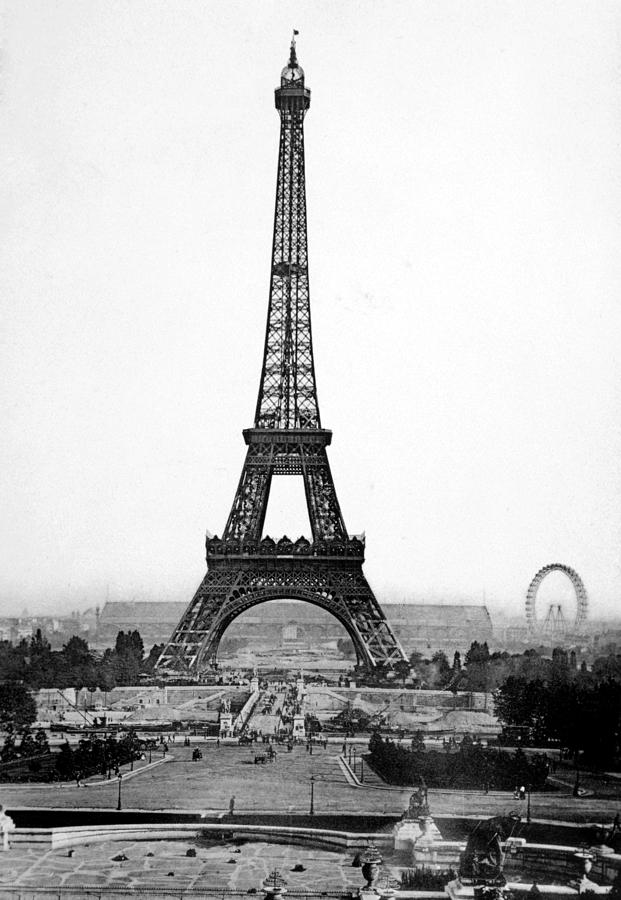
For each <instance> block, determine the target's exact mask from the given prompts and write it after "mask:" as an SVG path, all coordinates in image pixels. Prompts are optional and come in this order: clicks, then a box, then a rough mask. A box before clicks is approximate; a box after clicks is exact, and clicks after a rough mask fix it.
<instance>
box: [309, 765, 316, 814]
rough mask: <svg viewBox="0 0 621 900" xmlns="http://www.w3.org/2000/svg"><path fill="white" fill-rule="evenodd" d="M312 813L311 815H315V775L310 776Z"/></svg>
mask: <svg viewBox="0 0 621 900" xmlns="http://www.w3.org/2000/svg"><path fill="white" fill-rule="evenodd" d="M310 789H311V791H310V814H311V816H314V815H315V776H314V775H311V777H310Z"/></svg>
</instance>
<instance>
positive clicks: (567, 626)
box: [526, 563, 589, 634]
mask: <svg viewBox="0 0 621 900" xmlns="http://www.w3.org/2000/svg"><path fill="white" fill-rule="evenodd" d="M550 572H562V573H563V574H564V575H566V576H567V577H568V578H569V580H570V581H571V583H572V585H573V587H574V591H575V593H576V614H575V617H574V619H573V622H567V620H566V619H565V616H564V615H563V609H562V606H561V604H560V603H559V604H551V605H550V608H549V610H548V612H547V615H546V618H545V620H544V621H543V622H542V623H541V624H540V623H539V622H538V619H537V608H536V606H537V591H538V590H539V586H540V585H541V582H542V581H543V579H544V578H545V577H546V576H547V575H549V574H550ZM588 608H589V598H588V596H587V592H586V588H585V586H584V584H583V582H582V579H581V578H580V576H579V575H578V573H577V572H576V570H575V569H572V568H570V566H565V565H563V564H562V563H550V565H549V566H544V567H543V569H539V571H538V572H537V574H536V575H535V577H534V578H533V580H532V581H531V583H530V585H529V586H528V591H527V592H526V622H527V624H528V630H529V632H530V633H531V634H534V633H535V632H536V631H543V632H552V633H554V634H559V633H564V632H567V631H568V632H570V633H572V634H576V633H577V632H579V631H580V628H581V627H582V625H584V622H585V620H586V617H587V612H588Z"/></svg>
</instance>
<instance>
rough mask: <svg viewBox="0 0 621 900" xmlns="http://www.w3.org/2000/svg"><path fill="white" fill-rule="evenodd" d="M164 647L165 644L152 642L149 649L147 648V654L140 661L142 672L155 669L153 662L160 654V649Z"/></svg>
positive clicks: (154, 662) (155, 661)
mask: <svg viewBox="0 0 621 900" xmlns="http://www.w3.org/2000/svg"><path fill="white" fill-rule="evenodd" d="M164 647H165V644H153V646H152V647H151V649H150V650H149V655H148V656H147V658H146V659H145V660H144V661H143V663H142V671H143V672H149V673H150V672H153V671H154V670H155V664H156V663H157V661H158V659H159V658H160V656H161V655H162V651H163V649H164Z"/></svg>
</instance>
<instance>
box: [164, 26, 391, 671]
mask: <svg viewBox="0 0 621 900" xmlns="http://www.w3.org/2000/svg"><path fill="white" fill-rule="evenodd" d="M275 95H276V96H275V99H276V109H277V110H278V113H279V116H280V145H279V154H278V180H277V186H276V211H275V215H274V238H273V246H272V268H271V279H270V296H269V308H268V315H267V329H266V333H265V350H264V358H263V369H262V372H261V382H260V387H259V396H258V400H257V407H256V413H255V420H254V427H253V428H247V429H246V430H244V432H243V435H244V440H245V442H246V444H247V447H248V449H247V452H246V459H245V462H244V467H243V470H242V474H241V478H240V480H239V485H238V487H237V493H236V494H235V499H234V501H233V506H232V509H231V513H230V515H229V518H228V521H227V523H226V527H225V529H224V533H223V535H222V538H219V537H209V536H208V538H207V574H206V575H205V578H204V579H203V581H202V583H201V585H200V587H199V589H198V590H197V592H196V594H195V595H194V597H193V599H192V601H191V603H190V605H189V606H188V608H187V610H186V611H185V613H184V614H183V616H182V618H181V621H180V622H179V624H178V625H177V627H176V628H175V631H174V632H173V635H172V637H171V638H170V641H169V642H168V644H167V645H166V647H165V648H164V650H163V652H162V654H161V656H160V658H159V660H158V662H157V669H158V671H159V672H170V673H176V674H178V675H183V674H186V675H188V676H198V675H200V673H201V672H203V671H205V670H206V669H208V668H209V666H210V665H212V664H214V663H215V659H216V653H217V649H218V645H219V643H220V640H221V638H222V635H223V634H224V632H225V630H226V629H227V627H228V626H229V625H230V624H231V622H232V621H233V620H234V619H235V618H236V617H237V616H239V615H240V613H242V612H244V611H245V610H247V609H250V608H251V607H252V606H255V605H256V604H259V603H264V602H265V601H268V600H275V599H278V598H281V599H282V598H286V599H292V600H303V601H307V602H308V603H314V604H315V605H317V606H320V607H322V608H323V609H325V610H327V611H328V612H329V613H331V614H332V615H333V616H335V617H336V618H337V619H338V620H339V622H341V624H342V625H343V627H344V628H345V629H346V631H347V633H348V634H349V636H350V638H351V640H352V641H353V644H354V648H355V650H356V655H357V659H358V665H360V666H362V667H364V668H366V669H375V668H376V667H377V666H381V665H392V664H394V663H395V662H397V661H399V660H402V659H405V656H404V654H403V650H402V649H401V647H400V646H399V644H398V642H397V640H396V638H395V636H394V634H393V632H392V630H391V628H390V626H389V624H388V622H387V621H386V618H385V616H384V613H383V612H382V610H381V608H380V605H379V603H378V602H377V600H376V598H375V596H374V594H373V591H372V590H371V588H370V586H369V584H368V582H367V580H366V578H365V576H364V574H363V571H362V564H363V562H364V549H365V547H364V538H359V537H351V536H349V535H348V533H347V529H346V528H345V522H344V521H343V515H342V513H341V508H340V506H339V502H338V499H337V496H336V490H335V488H334V482H333V480H332V474H331V472H330V465H329V463H328V456H327V453H326V447H327V446H328V445H329V444H330V441H331V439H332V432H331V431H328V430H327V429H325V428H322V427H321V420H320V418H319V406H318V403H317V388H316V386H315V367H314V362H313V345H312V338H311V321H310V295H309V283H308V249H307V237H306V184H305V175H304V116H305V114H306V111H307V110H308V108H309V106H310V90H309V89H308V88H307V87H305V85H304V72H303V70H302V68H301V67H300V66H299V64H298V60H297V56H296V46H295V34H294V37H293V40H292V42H291V52H290V55H289V61H288V63H287V65H286V66H285V68H284V69H283V70H282V73H281V77H280V87H279V88H277V89H276V91H275ZM275 475H301V476H302V479H303V481H304V490H305V494H306V503H307V507H308V516H309V520H310V525H311V531H312V540H308V539H307V538H305V537H300V538H299V539H298V540H296V541H295V542H293V541H291V540H289V538H288V537H282V538H281V539H280V540H278V541H274V540H273V539H272V538H271V537H264V536H263V524H264V522H265V514H266V511H267V503H268V498H269V493H270V486H271V483H272V478H273V477H274V476H275Z"/></svg>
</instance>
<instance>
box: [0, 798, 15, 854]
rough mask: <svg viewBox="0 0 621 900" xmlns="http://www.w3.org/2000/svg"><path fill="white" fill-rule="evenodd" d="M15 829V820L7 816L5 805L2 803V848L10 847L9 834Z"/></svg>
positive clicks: (0, 821) (0, 818) (0, 828)
mask: <svg viewBox="0 0 621 900" xmlns="http://www.w3.org/2000/svg"><path fill="white" fill-rule="evenodd" d="M12 831H15V822H14V821H13V819H12V818H11V817H10V816H7V814H6V813H5V811H4V809H3V807H2V806H1V805H0V833H1V834H2V850H8V849H9V834H10V833H11V832H12Z"/></svg>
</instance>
